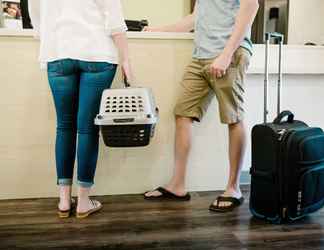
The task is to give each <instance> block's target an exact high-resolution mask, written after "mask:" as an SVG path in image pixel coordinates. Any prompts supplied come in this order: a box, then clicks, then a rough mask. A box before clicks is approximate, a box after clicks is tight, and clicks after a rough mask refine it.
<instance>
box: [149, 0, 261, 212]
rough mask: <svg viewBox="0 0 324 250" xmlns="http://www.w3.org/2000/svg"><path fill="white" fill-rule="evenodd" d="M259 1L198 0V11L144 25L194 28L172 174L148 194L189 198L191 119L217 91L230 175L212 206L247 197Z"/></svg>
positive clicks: (221, 207)
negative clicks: (248, 80) (247, 112)
mask: <svg viewBox="0 0 324 250" xmlns="http://www.w3.org/2000/svg"><path fill="white" fill-rule="evenodd" d="M258 6H259V5H258V0H197V1H196V6H195V11H194V13H193V14H192V15H189V16H187V17H185V18H184V19H183V20H181V21H180V22H178V23H176V24H174V25H170V26H164V27H158V28H152V27H146V29H145V30H146V31H160V32H161V31H162V32H189V31H191V30H193V29H194V30H195V46H194V52H193V59H192V62H191V63H190V64H189V65H188V67H187V69H186V71H185V73H184V77H183V81H182V84H181V86H182V94H181V95H180V96H179V99H178V102H177V105H176V107H175V115H176V125H177V126H176V150H175V159H176V160H175V171H174V175H173V177H172V179H171V181H170V182H169V183H168V184H167V185H166V186H165V187H160V188H158V189H156V190H153V191H151V192H147V193H145V195H144V197H145V199H147V200H165V199H169V200H170V199H171V200H183V201H185V200H189V199H190V195H189V194H188V193H187V192H186V190H185V176H186V165H187V160H188V156H189V152H190V147H191V126H192V122H193V121H198V122H199V121H200V120H201V119H202V118H203V115H204V113H205V112H206V110H207V107H208V105H209V103H210V101H211V99H212V98H214V97H215V96H216V97H217V101H218V105H219V112H220V120H221V122H222V123H224V124H227V125H228V129H229V157H230V176H229V180H228V184H227V187H226V190H225V192H224V194H223V195H221V196H219V197H217V199H216V200H215V201H214V202H213V203H212V204H211V206H210V210H212V211H216V212H228V211H232V210H233V209H234V208H236V207H238V206H239V205H241V204H242V203H243V200H244V199H243V196H242V193H241V190H240V187H239V177H240V171H241V168H242V159H243V155H244V149H245V138H246V131H245V128H244V123H243V120H244V92H245V91H244V90H245V86H244V80H245V75H246V71H247V69H248V66H249V61H250V57H251V56H252V42H251V40H250V34H251V25H252V23H253V20H254V18H255V16H256V13H257V10H258ZM216 162H217V159H215V163H216ZM215 165H216V164H215Z"/></svg>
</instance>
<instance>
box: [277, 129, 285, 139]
mask: <svg viewBox="0 0 324 250" xmlns="http://www.w3.org/2000/svg"><path fill="white" fill-rule="evenodd" d="M286 132H287V129H280V130H279V131H278V132H277V133H278V135H279V137H278V141H282V139H283V137H284V136H285V134H286Z"/></svg>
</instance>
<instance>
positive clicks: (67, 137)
mask: <svg viewBox="0 0 324 250" xmlns="http://www.w3.org/2000/svg"><path fill="white" fill-rule="evenodd" d="M48 80H49V84H50V87H51V90H52V94H53V98H54V104H55V108H56V114H57V129H56V146H55V155H56V170H57V184H58V185H59V186H60V204H59V208H60V209H61V210H67V209H69V208H70V205H71V204H70V203H71V185H72V179H73V168H74V161H75V151H76V149H75V148H76V131H77V112H78V95H79V76H78V73H77V72H76V70H75V62H74V61H72V60H59V61H55V62H51V63H49V64H48Z"/></svg>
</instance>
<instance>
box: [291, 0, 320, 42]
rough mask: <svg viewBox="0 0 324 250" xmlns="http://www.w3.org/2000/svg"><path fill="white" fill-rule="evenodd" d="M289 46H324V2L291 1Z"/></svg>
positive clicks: (317, 0) (309, 0) (314, 0)
mask: <svg viewBox="0 0 324 250" xmlns="http://www.w3.org/2000/svg"><path fill="white" fill-rule="evenodd" d="M288 39H289V41H288V43H289V44H305V43H306V42H315V43H317V44H324V2H323V0H307V1H305V0H290V13H289V37H288Z"/></svg>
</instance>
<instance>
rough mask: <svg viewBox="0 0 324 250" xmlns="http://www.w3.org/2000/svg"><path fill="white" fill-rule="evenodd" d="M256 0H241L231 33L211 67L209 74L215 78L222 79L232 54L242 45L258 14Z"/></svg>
mask: <svg viewBox="0 0 324 250" xmlns="http://www.w3.org/2000/svg"><path fill="white" fill-rule="evenodd" d="M258 9H259V3H258V0H241V5H240V10H239V12H238V14H237V17H236V21H235V26H234V29H233V33H232V35H231V37H230V39H229V40H228V42H227V43H226V46H225V48H224V50H223V53H222V54H221V55H220V56H219V57H217V58H216V59H215V61H214V63H213V64H212V65H211V73H212V74H213V75H215V76H216V77H222V76H223V75H224V74H225V72H226V70H227V68H228V67H229V65H230V63H231V61H232V57H233V54H234V52H235V51H236V50H237V49H238V47H239V46H240V44H241V43H242V41H243V39H244V37H245V34H246V31H247V30H248V29H249V28H250V27H251V25H252V24H253V21H254V18H255V16H256V14H257V12H258Z"/></svg>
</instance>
